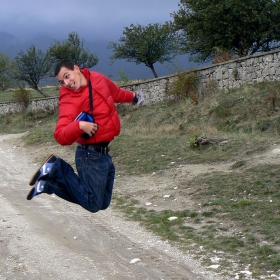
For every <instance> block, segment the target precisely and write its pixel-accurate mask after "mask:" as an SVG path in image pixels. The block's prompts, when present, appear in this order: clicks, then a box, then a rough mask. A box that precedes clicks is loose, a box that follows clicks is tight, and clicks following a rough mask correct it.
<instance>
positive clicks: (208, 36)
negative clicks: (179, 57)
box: [172, 0, 280, 61]
mask: <svg viewBox="0 0 280 280" xmlns="http://www.w3.org/2000/svg"><path fill="white" fill-rule="evenodd" d="M179 7H180V8H179V10H178V12H174V13H173V14H172V16H173V18H174V24H175V28H176V30H180V31H181V33H180V35H181V36H180V51H181V53H189V54H190V55H191V57H190V59H191V60H193V61H209V60H211V59H212V58H213V57H214V56H215V55H216V50H217V49H219V50H223V51H224V52H227V53H233V54H235V55H238V56H240V57H242V56H246V55H252V54H254V53H257V52H262V51H269V50H273V49H276V48H279V47H280V42H279V41H280V0H246V1H243V0H227V1H225V0H180V4H179Z"/></svg>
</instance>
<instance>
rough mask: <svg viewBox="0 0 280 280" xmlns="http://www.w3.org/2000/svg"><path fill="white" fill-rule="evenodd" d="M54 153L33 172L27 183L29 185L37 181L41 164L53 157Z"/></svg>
mask: <svg viewBox="0 0 280 280" xmlns="http://www.w3.org/2000/svg"><path fill="white" fill-rule="evenodd" d="M53 156H54V155H50V156H49V157H48V158H47V159H46V160H45V162H44V163H43V164H42V165H41V166H40V167H39V169H38V170H37V171H36V172H35V173H34V175H33V176H32V177H31V179H30V181H29V185H30V186H33V185H34V184H35V183H36V182H37V181H38V178H39V176H40V174H41V172H40V169H41V168H42V166H43V165H44V164H45V163H46V162H47V161H48V160H49V159H50V158H51V157H53Z"/></svg>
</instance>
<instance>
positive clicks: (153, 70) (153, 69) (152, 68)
mask: <svg viewBox="0 0 280 280" xmlns="http://www.w3.org/2000/svg"><path fill="white" fill-rule="evenodd" d="M150 68H151V70H152V72H153V74H154V77H155V78H157V77H158V75H157V73H156V71H155V68H154V65H151V66H150Z"/></svg>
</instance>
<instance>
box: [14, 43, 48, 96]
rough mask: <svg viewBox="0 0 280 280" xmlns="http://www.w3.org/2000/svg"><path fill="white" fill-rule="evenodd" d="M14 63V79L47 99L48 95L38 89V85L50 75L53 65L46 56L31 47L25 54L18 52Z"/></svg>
mask: <svg viewBox="0 0 280 280" xmlns="http://www.w3.org/2000/svg"><path fill="white" fill-rule="evenodd" d="M14 62H15V70H14V78H15V79H16V80H18V81H24V82H26V83H27V84H28V85H29V86H30V87H31V88H33V89H34V90H36V91H37V92H39V93H40V94H42V95H43V96H45V97H47V96H48V95H47V94H45V93H44V92H43V91H42V90H40V89H39V88H38V84H39V82H40V81H41V80H42V79H43V78H46V77H49V75H50V73H51V68H52V66H53V63H52V61H51V60H50V57H49V56H48V54H47V53H44V52H42V51H41V50H36V47H35V46H34V45H31V46H30V47H29V49H27V52H26V53H24V52H23V51H20V52H19V54H18V55H17V56H16V57H15V59H14Z"/></svg>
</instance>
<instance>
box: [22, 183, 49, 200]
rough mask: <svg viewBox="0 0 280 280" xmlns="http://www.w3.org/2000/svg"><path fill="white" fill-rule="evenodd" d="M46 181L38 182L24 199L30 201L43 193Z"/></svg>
mask: <svg viewBox="0 0 280 280" xmlns="http://www.w3.org/2000/svg"><path fill="white" fill-rule="evenodd" d="M45 183H46V181H39V182H37V183H36V184H35V185H34V186H33V188H32V189H31V190H30V192H29V193H28V195H27V197H26V199H27V200H31V199H32V198H33V197H34V196H35V195H38V194H41V193H43V192H44V185H45Z"/></svg>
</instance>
